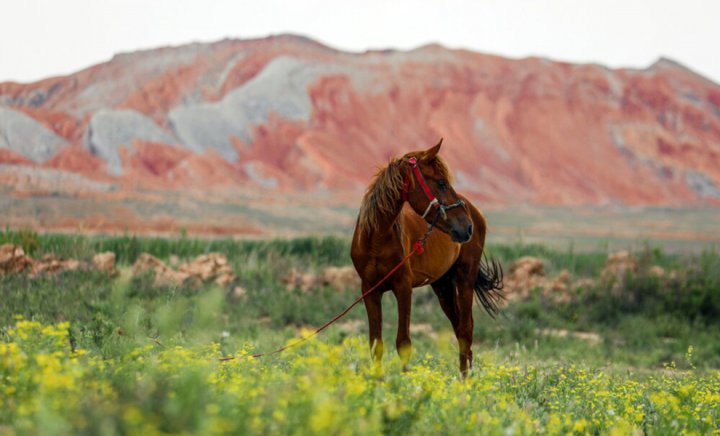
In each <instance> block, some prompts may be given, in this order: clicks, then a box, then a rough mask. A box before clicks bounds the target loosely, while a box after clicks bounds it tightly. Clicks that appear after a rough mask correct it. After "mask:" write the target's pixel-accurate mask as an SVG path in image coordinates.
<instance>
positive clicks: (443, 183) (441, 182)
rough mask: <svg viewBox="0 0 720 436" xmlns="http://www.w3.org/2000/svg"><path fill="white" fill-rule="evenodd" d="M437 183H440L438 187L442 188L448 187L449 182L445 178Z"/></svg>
mask: <svg viewBox="0 0 720 436" xmlns="http://www.w3.org/2000/svg"><path fill="white" fill-rule="evenodd" d="M437 185H438V188H440V189H445V188H447V182H446V181H445V180H438V181H437Z"/></svg>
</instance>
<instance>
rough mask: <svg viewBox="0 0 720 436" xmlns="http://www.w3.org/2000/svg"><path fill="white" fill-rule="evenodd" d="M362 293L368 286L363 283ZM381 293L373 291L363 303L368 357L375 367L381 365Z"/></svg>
mask: <svg viewBox="0 0 720 436" xmlns="http://www.w3.org/2000/svg"><path fill="white" fill-rule="evenodd" d="M362 285H363V286H362V292H363V293H365V292H367V290H368V289H370V285H369V284H367V283H365V282H363V284H362ZM381 300H382V292H380V291H379V290H375V291H373V292H371V293H370V295H367V296H366V297H365V298H364V299H363V302H364V303H365V311H366V312H367V317H368V327H369V328H368V332H369V338H370V355H371V356H372V359H373V362H374V363H375V365H376V366H380V365H382V356H383V340H382V302H381Z"/></svg>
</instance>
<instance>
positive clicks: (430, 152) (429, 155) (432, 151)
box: [421, 138, 443, 162]
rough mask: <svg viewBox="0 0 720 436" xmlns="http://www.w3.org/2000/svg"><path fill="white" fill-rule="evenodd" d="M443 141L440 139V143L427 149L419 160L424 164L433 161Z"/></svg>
mask: <svg viewBox="0 0 720 436" xmlns="http://www.w3.org/2000/svg"><path fill="white" fill-rule="evenodd" d="M442 142H443V139H442V138H440V141H438V143H437V144H435V145H434V146H433V147H431V148H428V149H427V150H425V151H423V152H422V157H421V160H423V161H425V162H430V161H431V160H433V159H435V156H437V154H438V152H439V151H440V146H441V145H442Z"/></svg>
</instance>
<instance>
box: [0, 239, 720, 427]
mask: <svg viewBox="0 0 720 436" xmlns="http://www.w3.org/2000/svg"><path fill="white" fill-rule="evenodd" d="M6 242H12V243H17V244H20V245H22V246H23V247H24V249H25V250H26V251H27V252H28V253H29V254H31V255H32V256H33V257H40V256H42V255H43V254H46V253H54V254H56V255H60V256H66V257H73V258H78V259H89V258H90V257H91V256H92V255H93V254H94V253H96V252H101V251H106V250H110V251H113V252H115V253H116V255H117V258H118V262H119V267H120V269H121V273H120V275H119V276H117V277H111V276H109V275H107V274H104V273H100V272H94V271H69V272H65V273H62V274H60V275H56V276H41V277H35V278H33V277H29V276H27V275H9V276H0V400H1V401H0V403H1V404H2V408H0V433H8V434H15V433H17V434H37V433H42V434H76V433H81V434H83V433H84V434H127V433H130V434H153V433H199V434H212V433H220V434H227V433H231V434H267V433H275V434H277V433H293V434H310V433H312V434H315V433H320V434H407V433H411V434H437V433H438V432H440V433H452V434H464V433H468V434H479V433H480V434H508V433H510V434H529V433H537V432H547V433H551V434H557V433H568V432H569V433H575V434H587V433H589V434H595V433H603V434H605V433H614V434H632V433H648V434H679V433H698V434H707V433H716V434H717V433H719V432H720V372H719V371H718V368H720V328H719V327H720V254H718V252H717V249H715V248H708V249H705V250H703V251H696V252H691V253H684V254H677V253H667V252H664V251H663V250H661V249H658V248H654V247H652V246H644V247H640V248H639V249H638V251H637V252H636V253H635V255H636V256H637V258H638V259H639V262H640V264H641V269H640V272H639V273H638V274H637V275H635V276H633V277H629V278H628V280H627V281H626V282H625V284H624V286H623V288H622V292H617V289H616V288H615V291H613V289H612V286H613V284H612V283H604V282H601V281H597V280H596V281H594V282H593V283H592V284H586V285H584V286H583V287H580V288H577V289H573V292H572V298H571V299H569V300H568V301H564V302H556V301H555V300H553V299H551V298H548V297H547V296H545V295H543V294H542V293H541V292H534V293H532V294H531V295H530V297H529V298H527V299H524V300H522V301H515V302H513V303H511V304H509V305H508V306H507V307H505V309H504V310H503V314H502V316H501V317H499V318H498V319H497V320H492V319H490V318H489V317H488V316H487V315H485V314H484V313H481V312H480V311H478V310H476V313H475V319H476V323H475V324H476V331H475V338H476V345H475V348H474V349H475V356H476V357H475V368H474V370H473V371H472V373H471V375H470V377H469V378H468V380H466V381H463V380H461V379H460V377H459V374H458V370H457V345H456V343H455V339H454V337H453V335H452V333H451V329H450V326H449V323H448V321H447V320H446V319H445V318H444V315H443V314H442V312H441V310H440V307H439V305H438V304H437V301H436V299H435V297H434V294H433V293H432V291H430V290H429V289H428V288H422V289H418V290H417V291H416V292H415V295H414V301H413V303H414V306H413V330H412V331H413V333H412V337H413V341H414V342H413V345H414V355H413V358H412V360H411V367H412V368H411V370H410V371H409V372H408V373H403V372H402V371H401V370H400V364H399V359H398V358H397V357H396V355H395V352H394V350H393V349H392V348H393V347H392V346H389V347H387V348H388V350H387V351H386V354H385V360H384V364H383V368H373V367H372V365H371V364H370V359H369V352H368V348H367V344H366V325H365V314H364V310H363V309H362V308H357V309H355V310H353V311H352V312H350V313H349V314H348V316H347V317H346V318H343V320H341V321H340V322H339V324H337V325H334V326H332V327H330V328H329V329H328V330H326V331H324V332H323V333H322V334H321V335H320V336H318V337H315V338H314V339H312V340H310V341H308V342H307V343H305V344H303V345H301V346H298V347H295V348H292V349H290V350H287V351H285V352H283V353H281V354H276V355H272V356H268V357H264V358H261V359H252V358H250V357H248V356H249V355H250V354H252V353H256V352H264V351H269V350H272V349H274V348H276V347H278V346H281V345H283V344H286V343H288V342H289V341H293V340H295V339H296V338H298V337H301V336H302V335H304V334H307V333H308V331H309V329H310V328H312V327H315V326H319V325H321V324H322V323H324V322H325V321H326V320H328V319H329V318H330V317H332V316H333V315H334V314H336V313H337V312H339V311H341V310H342V309H343V308H344V307H345V306H346V305H347V304H348V303H350V302H351V301H352V300H353V299H354V298H356V297H357V296H358V293H359V291H358V290H356V289H347V290H346V291H345V292H337V291H335V290H333V289H331V288H329V287H315V288H313V289H311V290H310V291H309V292H307V293H304V292H301V291H299V290H288V289H287V288H286V285H285V284H284V283H282V281H281V278H282V277H283V276H284V275H285V274H287V272H288V271H289V270H290V269H292V268H297V269H300V270H305V271H318V270H320V269H321V268H323V267H325V266H328V265H347V264H349V263H350V260H349V256H348V252H349V241H348V240H346V239H342V238H332V237H328V238H302V239H293V240H266V241H233V240H224V239H214V240H199V239H192V238H187V237H185V238H178V239H172V240H171V239H153V238H135V237H130V236H127V237H113V238H102V237H84V236H68V235H37V234H35V233H33V232H15V231H5V232H0V244H2V243H6ZM429 249H431V248H429ZM490 250H491V251H492V252H491V253H490V254H492V255H495V256H497V257H499V258H500V259H501V260H502V261H503V264H504V265H505V266H506V267H507V266H508V265H509V264H510V263H511V262H512V261H513V260H514V259H516V258H518V257H520V256H524V255H533V256H537V257H540V258H542V259H543V260H544V262H545V264H546V267H547V268H546V269H547V270H548V271H549V273H550V274H553V273H555V272H557V271H560V270H562V269H568V270H569V271H570V273H571V274H572V275H573V276H576V277H587V278H596V277H597V276H598V275H599V274H600V271H601V269H602V267H603V264H604V263H605V260H606V258H607V252H604V251H600V250H598V251H582V252H580V251H577V250H575V249H573V248H572V246H570V248H565V249H557V248H549V247H548V246H545V245H524V244H512V245H493V246H491V247H490ZM212 251H218V252H222V253H224V254H226V255H227V256H228V258H229V260H230V262H231V264H232V267H233V269H234V271H235V273H236V274H237V279H236V282H235V283H233V284H231V285H230V286H227V287H218V286H216V285H205V286H201V287H199V288H198V287H192V286H177V287H158V286H155V285H154V284H153V278H152V277H151V276H149V275H142V276H132V275H131V274H129V268H128V267H129V266H130V265H131V264H132V263H133V262H134V261H135V260H136V259H137V258H138V256H139V255H140V253H142V252H148V253H151V254H153V255H156V256H158V257H159V258H161V259H166V260H167V259H169V257H170V256H171V255H177V256H180V257H181V258H190V257H192V256H196V255H199V254H203V253H207V252H212ZM649 265H658V266H661V267H663V268H664V269H666V270H667V271H675V272H676V273H675V274H674V275H673V276H672V278H668V279H660V278H658V277H656V276H653V275H650V274H645V273H644V272H643V271H645V268H644V267H645V266H649ZM588 283H589V282H588ZM236 286H241V287H242V288H244V289H245V290H246V293H245V294H244V295H241V296H236V295H235V294H234V293H233V290H234V288H235V287H236ZM383 301H384V303H385V305H384V320H385V321H384V322H385V341H386V343H387V344H393V343H394V333H395V322H396V315H395V307H394V299H393V298H392V297H390V296H389V295H388V296H386V298H384V299H383ZM558 332H563V334H558ZM590 334H592V335H590ZM229 355H233V356H238V358H237V359H235V360H231V361H228V362H221V361H219V360H218V358H219V357H221V356H229Z"/></svg>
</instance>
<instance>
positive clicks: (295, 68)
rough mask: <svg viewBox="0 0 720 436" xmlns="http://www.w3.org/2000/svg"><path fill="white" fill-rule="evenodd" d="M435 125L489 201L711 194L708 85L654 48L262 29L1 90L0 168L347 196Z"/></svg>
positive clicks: (719, 147) (717, 156)
mask: <svg viewBox="0 0 720 436" xmlns="http://www.w3.org/2000/svg"><path fill="white" fill-rule="evenodd" d="M440 137H444V138H445V142H444V144H445V146H444V149H443V154H444V155H445V156H446V157H447V160H448V161H449V163H450V164H451V166H452V168H453V170H454V172H455V177H456V186H457V188H458V190H460V191H462V192H466V193H469V194H470V195H471V196H474V197H475V198H479V199H482V200H484V201H486V202H493V203H499V204H518V203H531V204H571V205H574V204H607V203H619V204H652V205H690V204H702V203H715V204H717V203H718V202H719V201H720V86H718V85H717V84H715V83H713V82H711V81H709V80H707V79H704V78H703V77H701V76H699V75H697V74H695V73H693V72H692V71H690V70H688V69H687V68H685V67H683V66H681V65H679V64H677V63H674V62H673V61H670V60H666V59H661V60H659V61H658V62H656V63H655V64H653V65H652V66H650V67H648V68H647V69H644V70H628V69H619V70H612V69H608V68H605V67H603V66H600V65H573V64H568V63H562V62H554V61H550V60H547V59H539V58H528V59H520V60H512V59H505V58H502V57H498V56H490V55H485V54H480V53H474V52H470V51H465V50H451V49H447V48H444V47H441V46H437V45H431V46H425V47H421V48H418V49H415V50H412V51H371V52H366V53H360V54H355V53H345V52H340V51H337V50H334V49H331V48H328V47H325V46H323V45H321V44H319V43H317V42H314V41H312V40H309V39H306V38H302V37H297V36H274V37H268V38H264V39H257V40H224V41H220V42H217V43H213V44H191V45H186V46H180V47H170V48H160V49H154V50H147V51H141V52H135V53H128V54H120V55H117V56H115V57H114V58H113V59H112V60H110V61H109V62H106V63H103V64H99V65H96V66H93V67H90V68H88V69H85V70H83V71H80V72H78V73H75V74H72V75H70V76H65V77H56V78H50V79H47V80H43V81H40V82H36V83H31V84H18V83H2V84H0V164H2V163H4V164H7V165H11V167H8V166H7V165H4V166H3V167H5V168H6V169H7V168H23V171H27V167H32V168H37V169H38V171H44V172H47V171H49V170H59V171H60V172H66V173H76V174H79V175H82V176H84V177H86V178H89V179H93V180H95V181H98V182H108V181H111V182H112V183H114V184H116V185H118V186H124V187H128V189H137V188H143V187H153V188H161V189H179V190H182V189H184V188H185V187H186V186H190V185H192V186H193V187H194V188H197V187H216V186H230V187H233V186H238V187H244V188H252V189H255V188H257V189H262V190H266V191H269V192H271V191H275V190H279V191H283V192H291V191H294V190H303V191H313V190H319V191H322V192H325V191H328V190H329V191H334V190H337V191H341V190H350V191H351V192H355V191H356V192H358V193H359V192H360V191H361V190H362V189H363V188H364V186H366V184H367V183H368V181H369V179H370V177H371V176H372V174H373V173H374V171H375V169H376V168H377V166H378V165H380V164H382V163H384V162H385V161H386V160H387V159H388V158H389V157H390V156H393V155H399V154H402V153H404V152H406V151H408V150H412V149H415V148H420V147H427V146H429V145H432V144H433V143H435V142H436V141H437V139H438V138H440ZM53 174H56V171H53ZM61 179H62V178H61Z"/></svg>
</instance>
